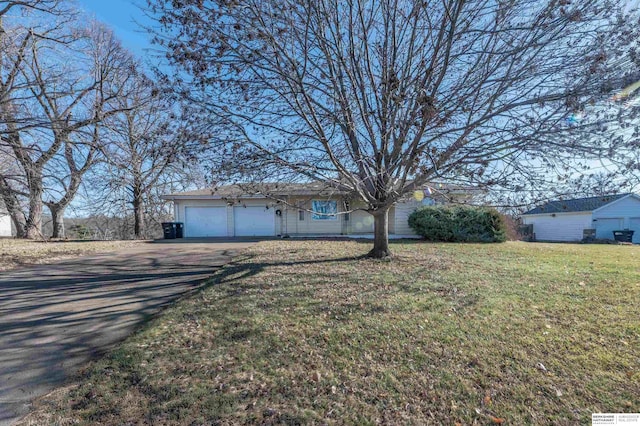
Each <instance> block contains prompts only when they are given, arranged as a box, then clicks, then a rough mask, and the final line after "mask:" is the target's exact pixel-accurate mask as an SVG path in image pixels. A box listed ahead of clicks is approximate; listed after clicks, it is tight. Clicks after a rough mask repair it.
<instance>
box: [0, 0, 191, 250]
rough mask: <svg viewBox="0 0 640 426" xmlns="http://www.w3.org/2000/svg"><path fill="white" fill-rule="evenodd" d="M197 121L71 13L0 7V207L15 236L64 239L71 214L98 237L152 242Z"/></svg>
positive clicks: (53, 5) (181, 177)
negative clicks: (0, 204)
mask: <svg viewBox="0 0 640 426" xmlns="http://www.w3.org/2000/svg"><path fill="white" fill-rule="evenodd" d="M187 116H188V118H187ZM194 116H195V114H194V112H193V111H189V110H188V109H187V108H184V107H183V105H182V104H180V103H179V102H176V101H175V100H174V99H172V98H170V97H169V96H168V95H167V93H166V92H165V91H162V90H159V89H158V88H157V87H156V84H155V82H154V81H153V80H152V79H151V78H150V77H149V75H148V73H147V72H146V71H145V69H144V68H143V66H142V65H141V63H140V62H139V61H138V60H136V59H135V58H134V57H133V56H132V54H131V53H129V52H128V51H127V50H126V49H124V48H123V47H122V46H121V44H120V42H119V41H118V40H117V39H116V38H115V36H114V34H113V33H112V31H111V30H109V29H108V28H106V27H104V26H103V25H101V24H99V23H97V22H91V21H88V20H87V19H86V17H85V16H82V15H81V14H80V12H78V11H76V10H74V9H73V8H72V7H71V6H70V4H69V2H64V1H58V0H27V1H24V0H21V1H9V2H2V3H0V197H1V201H2V202H3V204H4V206H5V207H6V210H7V212H8V214H9V215H10V216H11V220H12V223H13V226H14V228H15V231H16V235H17V237H19V238H42V237H49V236H51V237H54V238H63V237H65V235H66V232H67V230H66V229H65V216H66V215H68V213H69V209H71V208H73V209H78V212H76V213H80V214H81V215H83V216H86V217H92V218H94V221H93V222H95V223H94V224H93V225H91V223H90V222H91V220H89V221H84V223H82V224H81V225H82V226H84V227H89V228H90V229H93V231H92V232H93V234H94V235H91V237H93V238H95V237H99V238H112V237H117V238H130V237H136V238H143V237H147V236H148V235H149V233H150V231H149V230H148V229H147V226H148V225H153V224H155V223H156V222H158V221H159V220H161V219H162V218H166V217H168V216H170V212H167V211H166V206H164V205H163V203H162V201H161V200H160V198H159V194H160V193H162V192H164V191H170V190H172V189H175V188H180V187H181V185H182V182H184V181H185V177H186V176H187V174H188V170H190V169H189V167H187V166H186V165H188V163H189V162H190V160H191V159H190V157H189V155H188V152H189V150H192V149H194V148H197V146H198V144H199V141H198V140H197V138H196V140H195V142H193V141H194V138H191V137H190V136H189V134H190V132H189V126H190V125H191V124H192V123H193V120H192V119H191V118H192V117H194ZM74 200H75V202H74ZM74 216H77V214H75V215H74ZM43 222H47V225H48V226H47V229H43ZM49 222H50V225H49ZM109 223H111V224H112V225H111V226H112V227H113V229H111V230H109V229H105V227H107V228H108V224H109ZM129 223H131V225H129ZM114 224H117V225H114ZM90 225H91V226H90ZM77 226H79V225H76V228H77ZM125 230H126V231H125ZM75 231H77V229H75ZM74 234H78V233H77V232H74Z"/></svg>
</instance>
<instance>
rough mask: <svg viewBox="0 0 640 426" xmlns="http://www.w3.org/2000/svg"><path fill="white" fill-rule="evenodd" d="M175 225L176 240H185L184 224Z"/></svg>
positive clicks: (177, 223)
mask: <svg viewBox="0 0 640 426" xmlns="http://www.w3.org/2000/svg"><path fill="white" fill-rule="evenodd" d="M175 224H176V238H183V237H184V223H182V222H175Z"/></svg>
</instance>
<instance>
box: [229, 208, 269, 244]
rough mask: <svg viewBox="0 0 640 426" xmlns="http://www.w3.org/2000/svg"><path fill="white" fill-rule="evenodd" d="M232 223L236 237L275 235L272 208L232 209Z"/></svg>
mask: <svg viewBox="0 0 640 426" xmlns="http://www.w3.org/2000/svg"><path fill="white" fill-rule="evenodd" d="M233 223H234V229H235V236H236V237H258V236H259V237H264V236H272V235H275V234H276V222H275V214H274V209H273V208H270V209H266V208H264V207H241V206H237V207H234V208H233Z"/></svg>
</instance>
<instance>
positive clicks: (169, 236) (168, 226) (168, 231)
mask: <svg viewBox="0 0 640 426" xmlns="http://www.w3.org/2000/svg"><path fill="white" fill-rule="evenodd" d="M162 232H163V233H164V239H165V240H174V239H175V238H176V224H175V222H162Z"/></svg>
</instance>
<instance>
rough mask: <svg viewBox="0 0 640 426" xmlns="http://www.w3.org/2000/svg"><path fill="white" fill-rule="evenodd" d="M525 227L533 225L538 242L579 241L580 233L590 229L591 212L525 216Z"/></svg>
mask: <svg viewBox="0 0 640 426" xmlns="http://www.w3.org/2000/svg"><path fill="white" fill-rule="evenodd" d="M522 220H523V222H524V224H525V225H533V233H534V234H535V236H536V239H537V240H539V241H580V240H582V236H583V233H582V231H583V230H584V229H587V228H591V227H592V226H593V225H592V222H591V212H576V213H556V214H553V215H552V214H549V213H545V214H539V215H526V216H523V218H522Z"/></svg>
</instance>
